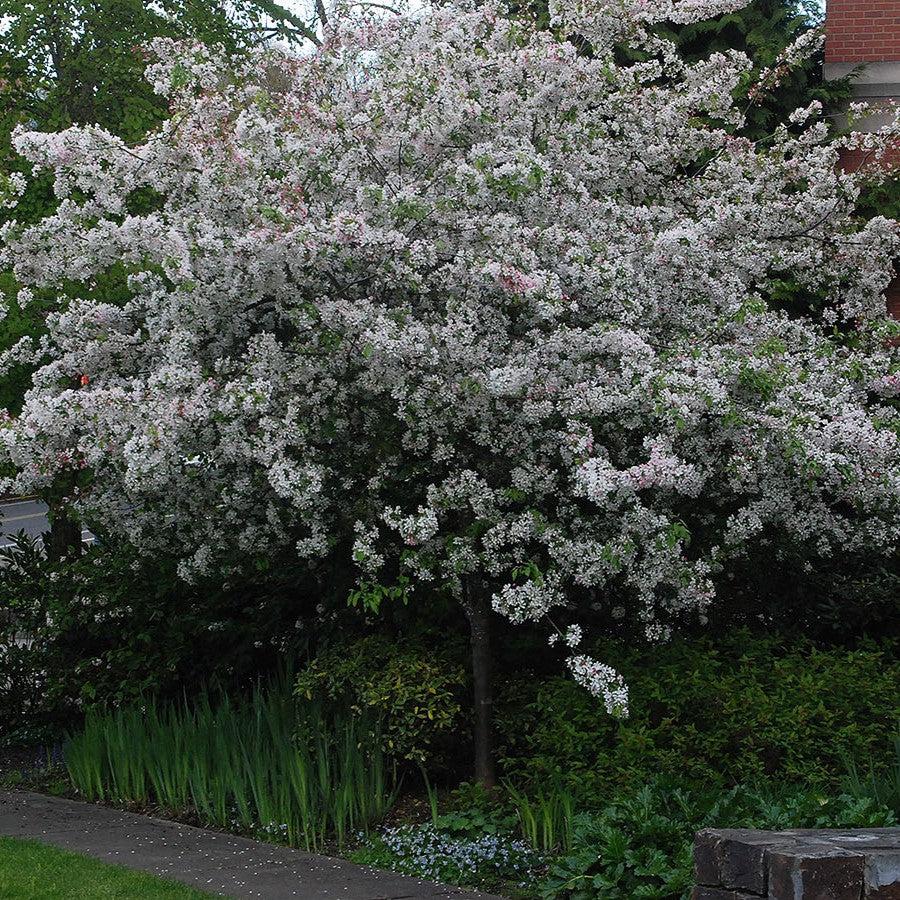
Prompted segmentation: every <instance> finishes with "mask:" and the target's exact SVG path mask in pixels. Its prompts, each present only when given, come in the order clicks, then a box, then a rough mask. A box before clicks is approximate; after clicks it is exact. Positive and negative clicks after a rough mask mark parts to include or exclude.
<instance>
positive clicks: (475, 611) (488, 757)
mask: <svg viewBox="0 0 900 900" xmlns="http://www.w3.org/2000/svg"><path fill="white" fill-rule="evenodd" d="M463 608H464V609H465V612H466V617H467V618H468V620H469V629H470V632H471V641H472V684H473V686H474V695H475V696H474V699H475V722H474V737H475V778H476V779H477V780H478V781H480V782H481V784H483V785H484V786H485V787H486V788H488V789H491V788H493V787H494V786H495V785H496V783H497V775H496V772H495V770H494V742H493V734H492V731H493V719H494V692H493V679H492V670H493V666H492V660H491V618H490V616H491V607H490V601H489V599H488V594H487V592H486V591H485V589H484V585H483V584H482V583H481V581H479V580H474V579H473V580H470V581H468V582H467V583H466V585H465V593H464V596H463Z"/></svg>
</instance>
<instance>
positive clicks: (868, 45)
mask: <svg viewBox="0 0 900 900" xmlns="http://www.w3.org/2000/svg"><path fill="white" fill-rule="evenodd" d="M825 30H826V40H825V77H826V78H842V77H844V76H845V75H849V74H850V73H851V72H854V71H855V70H857V69H859V71H858V74H857V75H856V76H855V77H854V79H853V92H854V94H855V95H856V97H858V98H859V99H860V100H864V101H866V102H869V103H872V104H874V105H878V104H879V103H883V102H887V101H891V100H895V101H897V102H900V0H827V6H826V18H825ZM860 67H861V68H860ZM883 120H884V117H883V116H879V115H874V116H872V118H871V119H869V120H867V122H865V123H863V124H862V125H861V126H859V127H863V128H866V127H877V126H878V125H880V124H881V123H882V122H883ZM843 162H844V165H845V166H847V167H848V168H857V167H858V166H859V165H860V164H861V163H862V162H863V159H862V157H861V156H860V155H859V154H853V153H848V154H847V155H846V157H845V158H844V161H843ZM898 162H900V151H898ZM888 305H889V308H890V310H891V312H892V314H893V315H894V316H896V317H897V318H900V280H898V281H895V282H894V284H893V286H892V288H891V290H890V292H889V294H888Z"/></svg>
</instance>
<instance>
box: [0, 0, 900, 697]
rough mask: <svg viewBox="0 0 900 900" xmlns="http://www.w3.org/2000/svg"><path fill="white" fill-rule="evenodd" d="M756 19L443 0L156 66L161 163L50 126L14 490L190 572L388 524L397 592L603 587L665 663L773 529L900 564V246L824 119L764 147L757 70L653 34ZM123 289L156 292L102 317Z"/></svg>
mask: <svg viewBox="0 0 900 900" xmlns="http://www.w3.org/2000/svg"><path fill="white" fill-rule="evenodd" d="M737 5H738V4H737V3H736V2H735V0H702V2H700V0H681V2H678V0H627V2H626V0H615V2H613V0H584V2H579V3H568V2H567V3H564V4H563V3H560V4H556V5H555V6H554V11H553V12H554V23H555V27H556V30H555V31H554V32H540V31H531V30H529V28H528V27H527V26H524V25H523V24H522V23H520V22H515V21H511V20H510V19H508V18H506V17H504V15H502V14H501V9H500V6H499V5H498V4H497V3H494V2H485V3H480V4H477V5H476V4H468V3H460V4H448V5H438V6H435V7H434V8H429V9H426V10H425V11H424V12H420V13H417V14H415V15H402V16H397V17H377V16H372V15H365V14H359V15H356V16H353V17H350V18H347V19H343V20H340V21H338V22H337V23H336V24H335V25H334V27H332V28H331V29H330V30H329V32H328V33H327V35H326V39H325V40H324V42H323V44H322V46H321V47H319V48H317V49H316V51H315V52H312V53H310V54H308V55H305V56H291V55H287V54H283V53H279V52H275V51H271V50H269V51H265V52H260V53H259V54H257V55H256V56H254V57H253V58H251V59H249V60H248V59H246V58H243V59H227V58H225V57H222V56H220V55H218V54H217V53H215V52H213V51H212V50H209V49H206V48H202V47H196V46H187V45H184V44H180V43H177V42H172V41H165V40H163V41H157V42H156V43H155V45H154V47H153V52H154V54H155V58H156V60H157V61H156V62H155V63H154V64H153V65H152V66H151V67H150V71H149V76H150V78H151V80H152V82H153V84H154V85H155V87H156V89H157V90H158V91H160V92H163V93H165V94H166V95H168V96H169V98H170V101H171V108H172V116H171V118H170V119H169V120H168V121H167V122H166V123H164V124H163V125H162V126H161V127H160V128H159V130H158V131H157V132H155V133H153V134H151V135H150V136H149V137H148V138H147V140H146V141H145V142H144V143H142V144H141V145H140V146H126V145H125V144H124V143H123V142H122V141H121V140H119V139H117V138H115V137H113V136H112V135H110V134H107V133H105V132H104V131H102V130H101V129H99V128H95V127H80V128H71V129H69V130H67V131H64V132H62V133H60V134H34V133H32V134H29V133H19V134H18V135H17V136H16V139H15V142H16V146H17V148H18V150H19V151H20V152H21V153H23V154H25V156H26V157H27V158H28V159H29V160H30V161H31V163H32V164H33V167H34V170H35V172H36V173H38V172H41V171H42V170H50V171H52V172H53V173H54V174H55V179H56V192H57V196H58V198H59V204H58V208H57V209H56V211H55V212H54V213H53V214H52V215H49V216H47V217H46V218H45V219H44V220H43V221H41V222H39V223H37V224H32V225H28V226H26V225H23V224H20V223H17V222H16V221H15V220H11V221H9V222H8V223H7V224H6V225H5V226H4V227H3V235H2V237H3V245H4V246H3V250H2V259H0V263H2V264H4V265H9V264H11V265H12V266H13V267H14V269H15V273H16V276H17V278H18V280H19V281H20V283H21V284H22V285H23V287H24V292H23V294H22V296H23V297H24V298H25V299H26V300H27V299H28V297H29V296H31V292H42V296H46V295H47V293H48V292H55V296H56V297H57V303H58V305H57V309H56V311H55V312H53V313H52V314H51V315H50V317H49V320H48V326H49V335H48V337H47V338H46V339H44V340H43V341H41V342H36V343H31V344H23V345H21V346H19V347H18V348H16V349H14V350H13V351H12V352H11V353H10V354H8V355H7V358H6V363H9V364H11V362H13V361H14V362H20V361H22V360H23V359H25V358H28V359H32V360H33V361H34V362H35V363H37V364H39V368H38V369H37V372H36V374H35V376H34V385H33V387H32V389H31V390H30V391H29V393H28V395H27V397H26V400H25V404H24V408H23V410H22V412H21V415H19V416H17V417H15V418H9V417H8V418H6V419H5V420H4V421H3V422H2V423H0V454H2V456H3V458H4V459H5V460H6V461H7V462H9V463H12V464H13V465H14V466H15V468H16V470H17V474H16V475H15V477H13V478H11V479H7V480H6V481H5V482H3V483H2V484H0V491H3V490H10V489H14V490H19V491H41V490H45V489H48V488H49V487H50V486H51V485H59V484H60V483H74V484H77V485H78V486H79V489H78V490H77V492H73V493H72V494H71V495H70V497H69V499H70V502H71V503H72V505H73V506H74V507H75V508H76V509H77V511H78V512H79V513H80V514H82V515H83V516H84V517H86V518H87V520H88V521H90V520H92V519H95V520H96V519H99V520H102V521H103V522H104V523H106V525H107V526H108V527H111V528H116V529H118V530H120V531H121V532H122V533H124V534H126V535H128V536H129V538H130V539H131V540H132V541H134V543H135V544H136V545H137V546H140V547H143V548H145V549H146V550H148V551H149V552H157V551H158V552H168V553H174V554H177V555H178V557H179V558H180V559H181V572H182V574H183V575H184V576H185V577H192V576H194V575H196V574H198V573H201V572H205V571H209V570H211V569H214V568H221V569H228V568H229V567H233V566H236V565H239V564H240V560H242V559H246V558H248V557H251V556H254V555H259V554H267V553H274V552H279V553H283V552H285V551H288V550H290V551H291V552H293V553H296V554H297V555H299V556H302V557H308V558H317V557H321V556H322V555H324V554H328V553H332V552H336V548H340V547H347V546H348V545H349V544H351V543H353V541H354V535H355V545H354V547H355V549H354V551H353V552H354V558H355V561H356V562H357V563H358V564H359V566H360V568H361V569H363V571H364V572H365V575H366V577H367V578H371V577H375V576H376V575H377V573H378V572H380V571H384V570H385V568H386V567H387V569H388V570H389V571H397V570H399V571H400V572H401V573H402V574H403V575H404V576H406V577H408V578H411V579H412V580H413V581H415V582H419V583H421V582H425V583H427V585H428V589H429V590H442V591H446V592H450V593H452V594H455V595H459V596H461V595H462V592H463V586H464V583H465V582H466V580H467V579H477V580H478V581H480V582H481V583H483V584H488V585H491V586H492V587H491V588H490V590H491V591H492V592H493V595H494V606H495V609H497V610H498V611H499V612H501V613H503V614H504V615H506V616H508V617H509V618H510V619H512V620H513V621H525V620H535V619H542V618H543V617H546V616H548V615H549V614H550V613H551V611H552V610H554V609H557V610H558V609H560V608H562V609H564V610H566V614H567V615H568V612H569V611H571V610H572V609H573V607H575V613H574V615H575V617H576V618H577V605H578V604H579V603H580V602H582V601H581V599H579V598H584V602H585V603H587V602H593V603H594V605H596V602H597V598H602V599H601V601H600V602H601V603H606V602H609V604H610V608H612V607H613V606H615V608H616V609H617V610H621V609H623V608H624V607H626V606H627V607H628V609H629V610H631V611H632V612H633V614H634V617H635V618H636V620H637V621H638V622H640V623H642V624H643V627H644V628H645V629H646V631H647V634H648V635H649V636H651V637H658V636H660V635H662V634H664V633H665V632H666V629H667V628H668V626H669V624H670V623H671V622H672V621H674V620H675V619H677V618H678V617H679V616H684V615H691V614H699V613H702V612H703V611H704V610H705V609H706V608H707V607H708V606H709V605H710V604H711V603H712V602H713V601H714V596H715V585H716V580H717V578H718V576H719V575H720V574H721V573H722V572H723V571H724V570H725V568H726V567H727V565H728V562H729V560H730V559H732V558H734V557H735V556H737V555H740V554H745V553H748V552H751V551H754V550H757V549H758V548H759V547H760V546H765V542H766V541H771V540H772V539H773V538H778V539H779V540H782V541H784V542H790V543H791V544H792V546H794V547H800V548H803V549H804V551H805V552H806V553H808V554H809V555H815V554H824V555H827V554H833V553H838V552H844V551H855V550H859V549H863V548H864V549H866V550H869V551H871V552H873V553H877V552H879V551H881V550H884V549H888V548H891V547H893V546H895V545H896V542H897V539H898V537H900V514H898V498H900V465H898V462H900V440H898V430H900V417H898V412H897V392H896V390H895V387H896V380H897V377H898V375H897V372H898V361H897V349H896V347H895V346H894V347H892V346H890V344H889V343H888V342H886V341H885V337H886V336H887V335H888V334H889V333H890V327H891V326H890V325H889V323H888V321H887V319H886V315H885V303H884V290H885V288H886V286H887V285H888V283H889V281H890V279H891V276H892V268H893V262H894V259H895V258H896V256H897V253H898V243H900V242H898V228H897V223H896V222H894V221H891V220H888V219H886V218H883V217H879V218H874V219H872V220H870V221H865V222H863V221H860V220H859V219H858V218H857V216H856V215H855V205H856V200H857V198H858V196H859V191H860V179H861V177H862V176H860V175H855V174H847V173H843V172H841V171H840V170H839V168H838V166H837V159H838V151H839V149H840V142H839V141H838V142H834V141H830V140H829V138H828V136H827V133H826V130H825V129H824V128H822V127H821V124H820V122H819V113H820V112H821V109H820V108H819V107H817V106H815V105H814V106H811V107H809V108H807V109H805V110H802V111H799V112H798V114H797V115H796V116H794V117H792V119H791V121H790V123H786V125H785V127H783V128H781V129H779V130H778V131H777V133H776V134H775V135H774V136H773V138H772V140H771V141H769V142H767V143H766V144H764V145H763V144H752V143H750V142H748V141H746V140H744V139H741V138H739V137H736V136H735V132H736V130H737V129H738V128H739V126H740V124H741V122H742V116H743V113H742V112H741V104H738V103H735V102H734V101H733V95H734V92H735V90H736V88H737V86H738V85H739V84H740V83H741V79H742V78H744V76H745V74H746V73H747V72H748V71H749V68H750V64H749V61H748V60H747V58H746V57H745V56H743V55H742V54H740V53H731V54H727V55H725V54H718V53H717V54H713V55H712V56H711V57H710V58H709V59H706V60H703V61H701V62H698V63H694V64H690V65H689V64H687V63H685V62H683V61H681V60H679V59H678V58H677V57H676V55H675V53H674V50H673V48H672V47H671V45H667V44H666V43H665V42H664V41H660V39H659V38H656V37H650V36H648V34H647V33H646V32H645V31H644V30H643V28H644V25H647V24H652V23H653V22H656V21H659V20H661V19H662V18H666V17H668V18H670V19H672V20H673V21H677V22H684V21H689V20H696V19H699V18H702V17H704V16H708V15H711V14H713V13H716V12H720V11H723V10H726V9H731V8H734V7H735V6H737ZM573 34H574V35H581V36H583V37H585V38H587V39H588V40H589V41H590V42H591V51H592V52H591V53H590V54H587V53H584V52H582V50H581V44H580V42H579V41H577V40H576V41H570V40H568V37H569V36H570V35H573ZM626 38H627V39H629V40H634V41H638V42H643V44H644V46H645V50H646V52H645V54H644V55H643V56H642V58H641V61H640V62H637V63H633V64H628V65H621V64H618V63H617V62H616V58H615V55H614V43H615V42H616V41H620V40H622V39H626ZM799 49H800V50H802V48H799ZM796 52H799V51H798V50H797V48H793V49H792V51H791V54H794V55H796ZM789 63H790V59H789V58H788V57H785V59H784V60H782V61H780V63H779V65H782V64H785V65H786V64H789ZM768 77H769V75H768V74H767V75H766V78H768ZM772 77H775V76H774V75H773V76H772ZM765 87H767V85H763V88H765ZM761 89H762V88H761ZM744 105H746V100H745V103H744ZM895 138H896V129H894V130H893V131H891V130H890V129H886V130H884V131H883V132H882V133H881V134H879V135H875V136H870V137H868V138H867V139H866V140H867V142H868V143H869V144H872V145H873V146H874V145H875V144H879V142H880V144H883V145H885V146H887V145H888V144H889V142H890V141H892V140H894V139H895ZM858 140H859V139H858V138H854V137H853V136H850V137H849V138H847V139H846V141H845V143H852V142H853V141H858ZM20 189H21V185H12V186H11V189H10V190H9V191H7V194H6V195H5V196H7V201H6V202H12V201H10V200H9V198H10V197H11V198H12V199H13V200H14V195H16V194H18V193H19V192H20ZM137 192H142V195H143V196H144V198H145V203H144V204H143V206H142V207H141V208H142V209H144V210H145V211H143V212H140V213H138V212H135V211H134V209H135V207H134V206H133V205H132V203H131V202H130V200H131V198H132V197H134V196H135V195H136V193H137ZM147 196H150V197H152V198H153V200H152V202H146V197H147ZM114 268H115V269H116V270H117V271H124V272H125V273H126V274H127V280H128V290H129V296H128V298H127V300H125V301H122V302H113V301H111V300H110V301H106V302H105V301H102V300H98V299H96V298H94V299H91V300H83V299H77V298H74V297H70V296H68V295H67V293H66V292H67V290H68V288H69V286H71V284H72V283H73V282H75V283H77V282H87V281H90V280H91V279H95V278H96V277H97V276H99V275H101V274H103V273H105V272H108V271H110V270H112V269H114ZM785 281H790V282H791V283H792V284H794V285H797V286H798V287H799V288H800V289H801V290H804V291H806V292H808V293H809V295H810V296H815V297H816V298H817V302H816V303H815V304H811V305H810V307H809V308H808V309H787V310H786V309H784V308H783V306H780V305H779V304H778V303H776V302H775V301H774V299H773V298H774V297H775V296H776V294H777V291H776V287H777V285H780V284H783V283H784V282H785ZM836 334H838V335H840V336H841V339H840V340H836V339H835V335H836ZM67 479H68V481H67ZM161 523H165V525H164V527H163V526H162V525H161ZM391 567H393V569H391ZM523 573H526V574H523ZM529 573H530V574H529ZM572 624H575V623H572ZM563 633H564V634H565V635H566V638H565V640H564V641H563V643H564V644H566V645H567V646H569V647H570V648H574V647H575V645H577V644H578V643H580V641H581V633H580V630H578V629H575V630H572V629H566V630H565V631H564V632H563ZM569 667H570V669H571V670H572V672H573V674H574V676H575V677H576V678H577V679H578V680H579V681H580V682H582V683H583V684H585V685H586V686H587V687H588V688H589V689H590V690H592V691H593V692H594V693H597V694H598V695H600V696H602V697H603V698H604V699H605V702H606V704H607V706H608V707H609V708H610V710H612V711H620V710H622V709H624V707H625V705H626V702H627V691H626V690H625V687H624V685H623V684H622V683H621V679H620V678H619V677H618V676H617V674H616V673H615V672H613V671H612V670H609V669H608V668H606V667H604V666H603V665H602V664H601V663H598V662H596V661H594V660H591V659H590V658H589V657H587V656H584V655H573V656H572V657H571V658H570V660H569Z"/></svg>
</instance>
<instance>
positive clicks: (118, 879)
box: [0, 838, 214, 900]
mask: <svg viewBox="0 0 900 900" xmlns="http://www.w3.org/2000/svg"><path fill="white" fill-rule="evenodd" d="M213 896H214V895H213V894H207V893H204V892H203V891H198V890H194V888H191V887H188V886H187V885H184V884H179V883H178V882H175V881H167V880H164V879H162V878H155V877H153V876H152V875H146V874H144V873H142V872H132V871H131V870H130V869H125V868H123V867H122V866H112V865H109V864H107V863H102V862H98V861H97V860H95V859H89V858H88V857H86V856H80V855H78V854H77V853H67V852H66V851H64V850H59V849H57V848H56V847H48V846H46V845H44V844H40V843H38V842H37V841H20V840H16V839H13V838H0V897H4V898H5V900H39V898H40V900H83V898H85V897H90V898H91V900H104V898H116V900H201V898H204V897H213Z"/></svg>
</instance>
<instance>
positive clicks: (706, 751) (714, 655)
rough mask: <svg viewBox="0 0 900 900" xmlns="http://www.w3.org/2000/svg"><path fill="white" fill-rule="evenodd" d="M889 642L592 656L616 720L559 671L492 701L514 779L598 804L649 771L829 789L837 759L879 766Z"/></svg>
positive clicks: (896, 694)
mask: <svg viewBox="0 0 900 900" xmlns="http://www.w3.org/2000/svg"><path fill="white" fill-rule="evenodd" d="M895 650H896V648H895V645H894V644H890V643H885V644H880V645H879V644H875V643H862V644H860V645H859V646H857V647H854V648H850V649H847V648H831V649H820V648H817V647H815V646H814V645H813V644H811V643H810V642H808V641H799V642H797V641H792V643H791V644H790V646H788V647H782V646H781V645H780V644H779V642H778V640H777V639H776V638H773V637H754V636H752V635H751V634H750V633H749V632H740V633H737V634H736V635H735V636H733V637H732V638H729V639H727V640H723V641H719V642H717V643H713V642H712V641H711V640H708V639H702V640H676V641H673V642H672V643H671V644H668V645H657V646H652V647H649V648H647V649H644V650H638V651H633V652H626V653H622V652H621V651H620V652H619V658H618V659H617V658H616V657H615V656H614V655H613V654H614V653H615V651H614V650H613V649H612V648H605V649H604V650H603V657H602V658H604V659H612V660H613V662H614V664H615V665H616V667H617V668H618V669H620V670H621V671H622V672H623V673H624V674H625V676H626V679H627V681H628V683H629V686H630V690H631V702H630V707H631V709H630V716H629V718H628V719H625V720H620V721H615V720H612V719H610V718H609V717H608V716H606V715H605V714H604V712H603V710H602V709H601V708H599V705H598V704H597V703H596V701H595V700H593V699H592V698H591V697H589V696H587V695H586V694H585V693H584V692H583V691H580V690H579V688H578V687H577V686H576V685H574V684H572V683H571V682H570V681H569V680H567V679H564V678H561V677H551V678H548V679H545V680H536V679H534V678H524V679H519V680H515V681H513V682H511V683H510V684H508V685H507V686H506V688H505V689H504V691H503V694H502V702H501V703H500V704H499V716H498V720H499V722H498V724H499V732H500V737H501V745H502V755H503V757H504V759H503V763H504V768H505V772H506V774H507V775H508V776H510V777H512V778H514V779H515V780H517V781H519V782H525V783H528V782H534V781H542V782H544V783H546V780H547V779H548V778H551V777H564V778H566V779H568V781H569V782H570V783H571V784H572V785H573V786H576V787H577V788H578V790H579V792H580V793H581V795H582V796H584V795H591V794H594V795H597V796H601V797H602V796H606V795H608V792H609V791H610V790H611V789H614V788H615V787H616V786H617V785H639V784H641V783H643V782H645V781H646V779H647V777H648V776H649V775H651V774H653V773H660V772H662V773H672V774H677V775H679V776H682V777H685V778H688V779H693V780H696V781H703V782H713V783H723V782H724V783H725V784H736V783H738V782H740V781H745V780H747V779H752V778H754V777H755V776H779V777H782V778H786V779H787V780H791V781H799V782H803V783H811V784H826V783H831V784H835V783H836V782H837V781H838V780H839V778H840V776H841V774H842V773H843V772H844V763H843V759H844V757H845V756H846V757H850V758H853V759H858V760H869V759H872V760H874V762H875V766H876V769H880V768H882V767H883V766H884V765H885V764H886V763H887V762H888V755H889V752H890V748H889V743H888V740H887V736H888V735H889V734H891V733H892V732H893V729H894V728H895V724H896V722H897V720H898V718H900V690H898V687H900V661H898V659H897V657H896V653H895Z"/></svg>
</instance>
